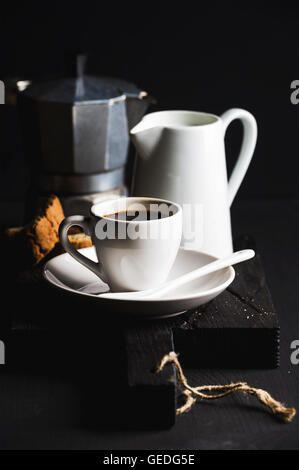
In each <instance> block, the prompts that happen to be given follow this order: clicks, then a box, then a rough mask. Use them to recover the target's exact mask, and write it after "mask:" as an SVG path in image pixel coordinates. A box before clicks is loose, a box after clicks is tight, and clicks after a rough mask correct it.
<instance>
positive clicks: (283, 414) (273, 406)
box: [156, 351, 296, 423]
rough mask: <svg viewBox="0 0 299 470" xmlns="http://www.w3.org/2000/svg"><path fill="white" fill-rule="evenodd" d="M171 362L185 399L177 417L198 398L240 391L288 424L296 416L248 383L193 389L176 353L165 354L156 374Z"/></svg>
mask: <svg viewBox="0 0 299 470" xmlns="http://www.w3.org/2000/svg"><path fill="white" fill-rule="evenodd" d="M171 362H172V363H173V364H174V365H175V367H176V370H177V373H178V381H179V387H180V389H181V392H182V395H183V396H184V397H185V403H184V404H183V405H182V406H181V407H179V408H177V410H176V414H177V415H181V414H183V413H186V412H188V411H189V410H190V409H191V408H192V406H193V405H194V403H195V402H196V399H197V397H198V398H200V399H201V400H216V399H218V398H222V397H225V396H226V395H230V394H231V393H233V392H236V391H239V390H240V391H242V392H244V393H245V394H248V395H253V396H255V397H256V398H257V399H258V400H259V401H260V402H261V403H263V404H264V405H266V407H267V408H268V409H270V410H271V411H272V413H273V414H274V415H275V416H276V417H278V418H279V419H281V420H282V421H284V422H286V423H289V422H290V421H292V419H293V417H294V416H295V414H296V409H295V408H287V407H285V406H284V405H283V404H282V403H280V402H279V401H277V400H275V399H274V398H273V397H272V396H271V395H270V393H268V392H267V391H266V390H262V389H261V388H254V387H251V386H250V385H248V384H247V383H246V382H237V383H231V384H227V385H200V386H197V387H191V385H189V384H188V382H187V379H186V377H185V374H184V372H183V369H182V366H181V364H180V362H179V360H178V355H177V354H176V353H175V352H174V351H170V352H169V353H168V354H165V356H164V357H163V358H162V360H161V362H160V364H159V365H158V367H157V369H156V372H157V373H159V372H161V371H162V370H163V369H164V367H165V365H166V364H168V363H171ZM206 392H213V393H206ZM215 392H216V393H215Z"/></svg>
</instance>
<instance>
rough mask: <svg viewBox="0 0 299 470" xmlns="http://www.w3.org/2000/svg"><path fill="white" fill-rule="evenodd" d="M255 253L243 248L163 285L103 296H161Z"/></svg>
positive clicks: (123, 297) (140, 297)
mask: <svg viewBox="0 0 299 470" xmlns="http://www.w3.org/2000/svg"><path fill="white" fill-rule="evenodd" d="M254 255H255V253H254V251H253V250H241V251H236V252H235V253H233V254H231V255H229V256H226V257H225V258H221V259H217V260H215V261H212V262H211V263H208V264H206V265H205V266H202V267H200V268H197V269H194V270H193V271H190V272H188V273H186V274H183V275H182V276H179V277H177V278H176V279H173V280H171V281H168V282H166V283H165V284H163V285H162V286H159V287H155V288H153V289H147V290H144V291H140V292H122V293H111V294H110V293H109V294H102V295H101V297H107V298H118V299H127V300H129V299H144V300H147V299H151V298H159V297H160V296H161V295H163V294H166V293H167V292H168V291H170V290H172V289H176V288H178V287H181V286H182V285H184V284H187V283H188V282H191V281H194V280H195V279H199V278H200V277H202V276H205V275H207V274H211V273H213V272H215V271H218V270H219V269H223V268H227V267H229V266H232V265H234V264H237V263H241V262H242V261H246V260H248V259H250V258H253V257H254Z"/></svg>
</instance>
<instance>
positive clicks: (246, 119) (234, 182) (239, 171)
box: [221, 108, 257, 206]
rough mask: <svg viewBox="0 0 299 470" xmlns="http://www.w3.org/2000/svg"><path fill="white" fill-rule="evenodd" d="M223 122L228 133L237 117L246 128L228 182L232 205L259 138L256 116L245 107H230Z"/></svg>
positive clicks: (222, 117)
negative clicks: (229, 127)
mask: <svg viewBox="0 0 299 470" xmlns="http://www.w3.org/2000/svg"><path fill="white" fill-rule="evenodd" d="M221 119H222V122H223V132H224V135H225V133H226V130H227V127H228V126H229V124H230V123H231V122H232V121H234V120H235V119H240V121H241V122H242V124H243V128H244V135H243V141H242V146H241V151H240V154H239V157H238V160H237V162H236V164H235V166H234V169H233V171H232V174H231V177H230V179H229V182H228V202H229V205H230V206H231V204H232V202H233V200H234V198H235V196H236V194H237V191H238V189H239V187H240V184H241V183H242V181H243V178H244V176H245V174H246V171H247V169H248V166H249V163H250V161H251V158H252V155H253V152H254V149H255V145H256V139H257V124H256V120H255V118H254V116H253V115H252V114H251V113H249V112H248V111H245V109H240V108H233V109H229V110H228V111H226V112H225V113H223V114H222V115H221Z"/></svg>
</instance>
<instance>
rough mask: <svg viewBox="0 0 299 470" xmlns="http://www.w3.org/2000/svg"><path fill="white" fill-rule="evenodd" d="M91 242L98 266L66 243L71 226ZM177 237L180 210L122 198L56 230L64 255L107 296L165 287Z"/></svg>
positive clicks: (152, 200) (151, 201)
mask: <svg viewBox="0 0 299 470" xmlns="http://www.w3.org/2000/svg"><path fill="white" fill-rule="evenodd" d="M73 225H76V226H79V227H81V228H82V229H83V230H84V232H85V233H86V234H88V235H90V236H91V238H92V242H93V245H94V246H95V249H96V254H97V259H98V262H94V261H92V260H90V259H89V258H87V257H86V256H84V255H83V254H82V253H80V252H79V251H77V250H76V249H75V248H74V247H73V246H72V245H71V243H70V242H69V239H68V230H69V228H70V227H71V226H73ZM181 236H182V209H181V207H180V206H179V205H178V204H176V203H173V202H170V201H167V200H164V199H156V198H148V197H128V198H120V199H113V200H107V201H103V202H100V203H98V204H95V205H93V206H92V207H91V210H90V216H89V217H85V216H83V215H72V216H70V217H66V218H65V219H64V220H63V221H62V223H61V224H60V227H59V237H60V241H61V244H62V246H63V248H64V249H65V251H67V252H68V253H69V254H70V255H71V256H72V257H73V258H75V259H76V260H77V261H79V263H81V264H83V265H84V266H85V267H86V268H88V269H90V270H91V271H92V272H94V273H95V274H96V275H97V276H98V277H99V278H100V279H101V280H102V281H104V282H106V283H108V284H109V287H110V289H111V290H112V291H114V292H115V291H135V290H144V289H150V288H152V287H157V286H159V285H161V284H162V283H163V282H165V281H166V279H167V276H168V274H169V272H170V270H171V267H172V265H173V263H174V261H175V258H176V256H177V253H178V249H179V246H180V242H181Z"/></svg>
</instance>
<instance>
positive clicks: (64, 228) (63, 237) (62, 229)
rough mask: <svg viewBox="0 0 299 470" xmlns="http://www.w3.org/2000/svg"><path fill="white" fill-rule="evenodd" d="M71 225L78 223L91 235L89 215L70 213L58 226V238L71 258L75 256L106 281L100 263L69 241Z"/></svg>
mask: <svg viewBox="0 0 299 470" xmlns="http://www.w3.org/2000/svg"><path fill="white" fill-rule="evenodd" d="M73 225H78V226H79V227H81V228H82V229H83V230H84V232H85V233H86V234H87V235H89V236H91V231H92V229H91V219H90V218H89V217H85V216H84V215H71V216H69V217H66V218H65V219H64V220H63V221H62V222H61V224H60V226H59V239H60V242H61V244H62V246H63V248H64V249H65V251H66V252H67V253H69V254H70V255H71V256H72V257H73V258H75V260H77V261H79V263H81V264H83V266H85V267H86V268H88V269H90V270H91V271H92V272H93V273H94V274H96V275H97V276H98V277H99V278H100V279H101V280H102V281H103V282H107V280H106V277H105V275H104V273H103V270H102V268H101V267H100V265H99V264H98V263H96V262H95V261H92V260H91V259H89V258H87V257H86V256H84V255H82V254H81V253H79V251H77V250H76V249H75V248H74V247H73V245H72V244H71V243H70V241H69V238H68V231H69V229H70V228H71V227H72V226H73Z"/></svg>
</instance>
